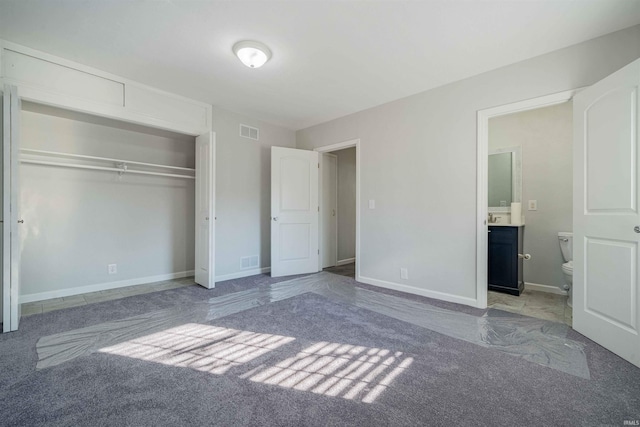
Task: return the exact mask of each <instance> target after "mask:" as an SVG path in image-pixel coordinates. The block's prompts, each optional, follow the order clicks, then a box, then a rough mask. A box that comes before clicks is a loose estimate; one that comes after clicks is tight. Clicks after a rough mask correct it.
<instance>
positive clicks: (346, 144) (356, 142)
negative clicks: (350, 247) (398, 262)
mask: <svg viewBox="0 0 640 427" xmlns="http://www.w3.org/2000/svg"><path fill="white" fill-rule="evenodd" d="M351 147H355V149H356V282H360V246H361V245H360V219H361V218H360V213H361V209H360V204H361V201H360V196H361V194H362V193H361V191H360V172H361V169H362V168H361V167H360V166H361V165H362V163H361V161H360V138H356V139H350V140H348V141H343V142H338V143H336V144H330V145H324V146H322V147H316V148H314V149H313V151H317V152H319V153H331V152H332V151H339V150H344V149H345V148H351ZM320 174H322V170H321V171H320ZM318 182H319V184H318V185H319V187H318V191H322V175H320V177H319V179H318ZM318 222H319V224H318V239H320V238H321V237H322V222H321V221H320V218H319V217H318ZM318 271H322V261H321V259H320V258H319V259H318Z"/></svg>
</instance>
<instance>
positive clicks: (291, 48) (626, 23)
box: [0, 0, 640, 129]
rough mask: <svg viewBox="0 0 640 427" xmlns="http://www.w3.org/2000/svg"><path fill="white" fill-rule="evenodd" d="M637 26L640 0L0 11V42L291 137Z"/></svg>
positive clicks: (71, 0)
mask: <svg viewBox="0 0 640 427" xmlns="http://www.w3.org/2000/svg"><path fill="white" fill-rule="evenodd" d="M637 23H640V1H638V0H597V1H592V0H563V1H548V0H530V1H520V0H502V1H496V0H474V1H461V0H432V1H422V2H419V1H411V2H407V1H384V2H379V1H361V2H356V1H327V0H324V1H301V0H300V1H286V2H282V1H279V2H276V1H266V0H263V1H254V2H248V1H211V0H209V1H203V0H199V1H197V0H157V1H153V0H109V1H107V0H93V1H88V0H83V1H80V0H0V38H3V39H6V40H9V41H12V42H15V43H19V44H22V45H25V46H28V47H32V48H35V49H39V50H43V51H46V52H48V53H52V54H54V55H58V56H61V57H63V58H66V59H70V60H73V61H77V62H80V63H83V64H86V65H90V66H93V67H95V68H99V69H102V70H105V71H109V72H111V73H114V74H118V75H121V76H124V77H127V78H130V79H132V80H136V81H139V82H142V83H146V84H148V85H151V86H156V87H159V88H162V89H165V90H168V91H171V92H175V93H179V94H181V95H184V96H187V97H190V98H195V99H198V100H201V101H205V102H208V103H211V104H214V105H217V106H219V107H222V108H225V109H229V110H232V111H236V112H238V113H242V114H246V115H249V116H252V117H255V118H258V119H262V120H265V121H268V122H272V123H275V124H279V125H282V126H285V127H287V128H290V129H301V128H305V127H308V126H310V125H313V124H317V123H321V122H324V121H327V120H330V119H333V118H336V117H341V116H344V115H346V114H349V113H353V112H356V111H360V110H363V109H366V108H369V107H373V106H375V105H379V104H383V103H385V102H388V101H392V100H395V99H398V98H402V97H405V96H408V95H412V94H415V93H418V92H421V91H424V90H427V89H430V88H433V87H437V86H441V85H443V84H446V83H449V82H452V81H456V80H460V79H463V78H466V77H469V76H472V75H476V74H479V73H482V72H484V71H488V70H491V69H495V68H498V67H501V66H504V65H507V64H511V63H514V62H518V61H521V60H523V59H527V58H531V57H534V56H537V55H541V54H543V53H547V52H550V51H553V50H556V49H560V48H563V47H566V46H570V45H572V44H575V43H579V42H582V41H585V40H589V39H592V38H594V37H598V36H600V35H603V34H607V33H610V32H613V31H616V30H619V29H623V28H626V27H630V26H632V25H635V24H637ZM244 39H255V40H259V41H261V42H263V43H265V44H267V45H268V46H269V47H270V48H271V50H272V51H273V58H272V59H271V61H269V62H268V63H267V64H266V65H265V66H264V67H263V68H261V69H257V70H255V69H249V68H246V67H244V66H243V65H242V64H241V63H240V62H239V61H238V59H237V58H235V57H234V56H233V53H232V52H231V47H232V46H233V44H234V43H235V42H237V41H239V40H244Z"/></svg>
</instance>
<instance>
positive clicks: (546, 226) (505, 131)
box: [489, 102, 573, 289]
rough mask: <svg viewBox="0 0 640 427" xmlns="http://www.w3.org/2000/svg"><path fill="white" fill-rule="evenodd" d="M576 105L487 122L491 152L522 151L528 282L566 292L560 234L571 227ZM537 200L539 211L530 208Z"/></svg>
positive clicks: (498, 118) (565, 104)
mask: <svg viewBox="0 0 640 427" xmlns="http://www.w3.org/2000/svg"><path fill="white" fill-rule="evenodd" d="M572 104H573V103H572V102H565V103H564V104H560V105H555V106H552V107H546V108H540V109H537V110H531V111H525V112H522V113H516V114H510V115H507V116H501V117H496V118H493V119H491V120H489V149H495V148H504V147H513V146H521V147H522V194H523V199H522V201H523V203H522V206H523V214H524V216H525V223H526V225H525V227H524V251H525V253H529V254H531V255H532V258H531V259H530V260H529V261H525V262H524V280H525V282H529V283H537V284H541V285H550V286H557V287H558V288H560V289H562V287H563V285H564V278H563V275H562V269H561V266H562V263H563V262H564V261H563V259H562V253H561V252H560V245H559V243H558V231H571V230H572V223H573V219H572V216H573V188H572V183H573V129H572V124H573V110H572ZM528 200H537V201H538V210H537V211H529V210H527V201H528Z"/></svg>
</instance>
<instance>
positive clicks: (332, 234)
mask: <svg viewBox="0 0 640 427" xmlns="http://www.w3.org/2000/svg"><path fill="white" fill-rule="evenodd" d="M320 175H321V177H322V178H321V180H322V184H321V185H320V189H321V194H322V199H321V202H320V259H321V260H320V267H321V268H327V267H333V266H335V265H336V264H337V263H338V157H337V156H336V155H335V154H328V153H323V154H321V155H320Z"/></svg>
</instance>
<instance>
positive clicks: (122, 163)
mask: <svg viewBox="0 0 640 427" xmlns="http://www.w3.org/2000/svg"><path fill="white" fill-rule="evenodd" d="M20 151H21V152H22V153H23V154H27V155H35V156H47V157H60V158H67V159H78V160H84V161H93V162H108V163H113V164H115V166H94V165H83V164H75V163H64V162H56V161H47V160H39V159H31V158H24V157H23V158H21V159H20V161H21V162H22V163H30V164H36V165H46V166H58V167H69V168H76V169H90V170H101V171H109V172H118V173H119V174H120V175H122V174H125V173H131V174H137V175H154V176H166V177H172V178H185V179H195V176H193V175H185V174H178V173H166V172H154V171H146V170H136V169H130V168H129V165H134V166H143V167H147V168H157V169H165V170H172V171H184V172H193V173H195V169H192V168H184V167H180V166H169V165H160V164H156V163H145V162H136V161H130V160H123V159H113V158H109V157H98V156H86V155H83V154H71V153H61V152H57V151H45V150H34V149H30V148H22V149H21V150H20Z"/></svg>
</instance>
